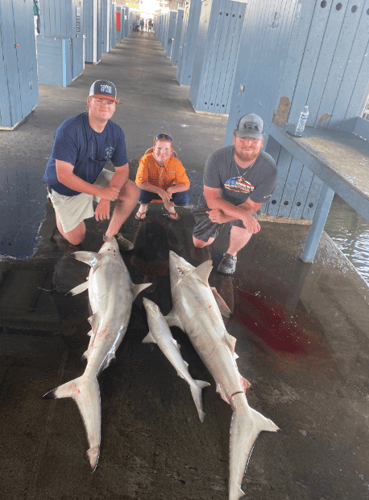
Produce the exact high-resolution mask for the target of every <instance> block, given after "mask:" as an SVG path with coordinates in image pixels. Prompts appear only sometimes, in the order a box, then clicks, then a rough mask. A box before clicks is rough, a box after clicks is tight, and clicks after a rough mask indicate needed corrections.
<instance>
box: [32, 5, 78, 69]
mask: <svg viewBox="0 0 369 500" xmlns="http://www.w3.org/2000/svg"><path fill="white" fill-rule="evenodd" d="M40 17H41V33H40V34H41V35H42V36H43V37H44V38H45V37H47V36H48V37H52V38H63V39H70V40H71V42H72V47H71V55H72V59H71V65H72V69H71V72H72V78H73V79H74V78H76V77H77V76H79V75H80V74H81V73H82V72H83V65H84V60H83V59H84V57H83V33H84V26H83V0H43V1H42V2H41V3H40ZM38 39H39V38H38ZM56 47H57V46H56V45H55V48H56ZM56 51H57V52H56V54H55V59H54V61H51V64H55V65H60V64H61V59H60V58H61V57H62V55H61V54H62V53H61V51H60V50H59V48H56ZM56 57H59V60H58V61H57V60H56ZM44 69H45V68H43V70H44ZM49 70H50V71H53V70H52V68H46V71H49ZM39 73H40V68H39Z"/></svg>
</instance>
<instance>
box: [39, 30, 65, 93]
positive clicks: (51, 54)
mask: <svg viewBox="0 0 369 500" xmlns="http://www.w3.org/2000/svg"><path fill="white" fill-rule="evenodd" d="M72 54H73V45H72V39H71V38H62V37H56V36H44V35H37V64H38V79H39V83H41V84H42V85H56V86H59V87H67V86H68V85H69V84H70V83H72V80H73V76H72V57H73V56H72Z"/></svg>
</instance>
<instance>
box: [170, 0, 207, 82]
mask: <svg viewBox="0 0 369 500" xmlns="http://www.w3.org/2000/svg"><path fill="white" fill-rule="evenodd" d="M201 4H202V1H201V0H190V1H189V2H188V4H186V7H185V12H184V17H183V29H182V34H181V43H180V49H179V51H180V56H179V61H178V65H177V72H176V78H177V81H178V83H179V84H180V85H191V79H192V75H193V72H192V70H193V63H194V58H195V48H196V39H197V32H198V28H199V19H200V12H201Z"/></svg>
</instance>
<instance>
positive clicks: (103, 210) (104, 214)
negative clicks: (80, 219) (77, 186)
mask: <svg viewBox="0 0 369 500" xmlns="http://www.w3.org/2000/svg"><path fill="white" fill-rule="evenodd" d="M95 219H96V220H104V219H110V201H109V200H104V199H101V200H100V201H99V203H98V204H97V207H96V209H95Z"/></svg>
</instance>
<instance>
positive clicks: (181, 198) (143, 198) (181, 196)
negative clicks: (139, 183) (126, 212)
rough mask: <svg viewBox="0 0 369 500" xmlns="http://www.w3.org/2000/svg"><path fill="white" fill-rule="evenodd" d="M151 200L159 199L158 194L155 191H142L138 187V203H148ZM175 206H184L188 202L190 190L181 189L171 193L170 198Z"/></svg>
mask: <svg viewBox="0 0 369 500" xmlns="http://www.w3.org/2000/svg"><path fill="white" fill-rule="evenodd" d="M152 200H160V201H162V199H161V198H160V196H159V195H158V194H156V193H151V192H150V191H144V190H143V189H140V197H139V198H138V203H143V204H144V205H148V204H149V203H150V202H151V201H152ZM171 201H172V202H173V203H174V204H175V205H176V206H177V207H185V206H186V205H188V204H189V202H190V191H189V190H187V191H182V192H181V193H173V194H172V200H171Z"/></svg>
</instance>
